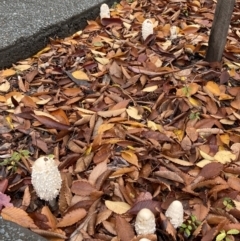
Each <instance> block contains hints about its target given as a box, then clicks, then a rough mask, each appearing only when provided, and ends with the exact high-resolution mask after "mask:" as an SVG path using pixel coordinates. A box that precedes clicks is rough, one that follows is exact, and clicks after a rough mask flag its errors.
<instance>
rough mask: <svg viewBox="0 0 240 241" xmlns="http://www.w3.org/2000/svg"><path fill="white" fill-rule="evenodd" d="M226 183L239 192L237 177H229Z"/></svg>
mask: <svg viewBox="0 0 240 241" xmlns="http://www.w3.org/2000/svg"><path fill="white" fill-rule="evenodd" d="M227 183H228V185H229V187H231V188H232V189H233V190H236V191H238V192H240V179H239V178H238V177H229V178H228V181H227Z"/></svg>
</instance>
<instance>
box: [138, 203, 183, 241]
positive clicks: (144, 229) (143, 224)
mask: <svg viewBox="0 0 240 241" xmlns="http://www.w3.org/2000/svg"><path fill="white" fill-rule="evenodd" d="M165 216H166V217H168V219H169V221H170V223H171V224H172V225H173V227H174V228H178V227H179V226H181V224H182V223H183V206H182V203H181V202H180V201H178V200H176V201H173V202H172V203H171V204H170V206H169V207H168V209H167V210H166V213H165ZM135 231H136V233H137V235H142V234H153V233H155V231H156V223H155V216H154V214H153V213H152V211H151V210H149V209H147V208H143V209H141V210H140V211H139V212H138V214H137V217H136V222H135ZM140 241H148V239H146V238H143V239H141V240H140Z"/></svg>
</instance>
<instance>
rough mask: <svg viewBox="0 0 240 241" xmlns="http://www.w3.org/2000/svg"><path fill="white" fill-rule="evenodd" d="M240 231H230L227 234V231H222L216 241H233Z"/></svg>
mask: <svg viewBox="0 0 240 241" xmlns="http://www.w3.org/2000/svg"><path fill="white" fill-rule="evenodd" d="M239 233H240V231H238V230H237V229H230V230H228V231H227V232H226V231H225V230H222V231H220V233H219V234H218V235H217V237H216V241H222V240H224V241H233V240H234V237H233V235H237V234H239Z"/></svg>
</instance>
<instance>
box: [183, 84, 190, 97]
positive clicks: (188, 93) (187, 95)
mask: <svg viewBox="0 0 240 241" xmlns="http://www.w3.org/2000/svg"><path fill="white" fill-rule="evenodd" d="M182 92H183V94H184V95H185V96H186V97H189V96H190V95H191V94H190V93H191V88H190V87H189V86H184V87H183V88H182Z"/></svg>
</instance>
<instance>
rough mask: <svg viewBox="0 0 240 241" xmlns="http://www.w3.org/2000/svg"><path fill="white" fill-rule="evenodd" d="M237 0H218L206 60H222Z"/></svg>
mask: <svg viewBox="0 0 240 241" xmlns="http://www.w3.org/2000/svg"><path fill="white" fill-rule="evenodd" d="M234 4H235V0H218V1H217V5H216V10H215V14H214V19H213V25H212V29H211V33H210V38H209V41H208V49H207V54H206V61H208V62H220V61H221V59H222V55H223V51H224V47H225V44H226V40H227V35H228V28H229V24H230V22H231V17H232V13H233V8H234Z"/></svg>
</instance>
